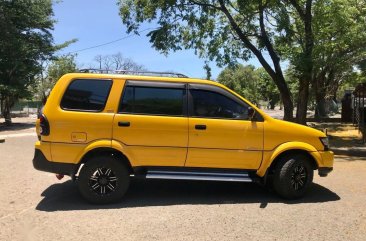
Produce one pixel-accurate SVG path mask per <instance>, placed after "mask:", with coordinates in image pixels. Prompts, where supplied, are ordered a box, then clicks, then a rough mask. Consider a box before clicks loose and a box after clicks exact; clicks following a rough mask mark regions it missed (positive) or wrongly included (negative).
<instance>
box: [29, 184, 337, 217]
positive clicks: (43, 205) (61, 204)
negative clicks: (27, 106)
mask: <svg viewBox="0 0 366 241" xmlns="http://www.w3.org/2000/svg"><path fill="white" fill-rule="evenodd" d="M42 196H44V199H43V200H41V202H40V203H39V204H38V205H37V207H36V209H37V210H40V211H46V212H53V211H70V210H92V209H119V208H130V207H149V206H170V205H187V204H188V205H195V204H207V205H210V204H244V203H258V206H259V207H260V208H265V207H266V206H267V204H268V203H284V204H300V203H322V202H330V201H337V200H340V197H339V196H338V195H337V194H336V193H334V192H332V191H330V190H329V189H327V188H325V187H323V186H320V185H318V184H313V185H312V187H311V188H310V190H309V192H308V193H307V195H306V196H305V197H304V198H302V199H299V200H294V201H287V200H284V199H281V198H279V197H277V196H276V195H275V194H274V193H271V192H269V191H267V189H265V188H262V187H260V186H258V185H256V184H254V183H230V182H207V181H181V180H178V181H172V180H141V179H137V180H133V181H132V182H131V185H130V188H129V190H128V192H127V193H126V195H125V197H124V198H123V200H121V201H120V202H119V203H115V204H110V205H92V204H89V203H87V202H86V201H85V200H84V199H83V198H82V197H81V196H80V194H79V192H78V189H77V186H76V185H75V183H73V182H72V181H66V182H64V183H60V184H54V185H52V186H50V187H48V188H47V189H46V190H45V191H44V192H43V193H42Z"/></svg>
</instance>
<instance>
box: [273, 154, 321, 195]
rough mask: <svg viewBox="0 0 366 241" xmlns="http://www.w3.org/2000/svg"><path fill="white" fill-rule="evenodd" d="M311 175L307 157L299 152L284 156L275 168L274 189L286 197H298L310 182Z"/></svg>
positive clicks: (312, 173) (311, 170)
mask: <svg viewBox="0 0 366 241" xmlns="http://www.w3.org/2000/svg"><path fill="white" fill-rule="evenodd" d="M313 175H314V171H313V168H312V166H311V163H310V160H309V158H308V157H306V156H304V155H301V154H295V155H289V156H285V157H284V158H283V159H281V160H280V161H279V163H277V165H276V168H275V173H274V176H273V187H274V190H275V191H276V192H277V193H278V194H279V195H280V196H281V197H283V198H286V199H295V198H300V197H302V196H303V195H304V194H305V193H306V191H307V190H308V188H309V186H310V184H311V183H312V181H313Z"/></svg>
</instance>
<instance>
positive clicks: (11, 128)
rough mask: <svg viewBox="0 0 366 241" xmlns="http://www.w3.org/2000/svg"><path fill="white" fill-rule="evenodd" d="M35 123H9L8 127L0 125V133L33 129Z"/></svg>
mask: <svg viewBox="0 0 366 241" xmlns="http://www.w3.org/2000/svg"><path fill="white" fill-rule="evenodd" d="M35 126H36V124H35V123H31V122H26V123H11V124H10V125H5V124H4V123H0V132H1V131H20V130H24V129H29V128H33V127H35Z"/></svg>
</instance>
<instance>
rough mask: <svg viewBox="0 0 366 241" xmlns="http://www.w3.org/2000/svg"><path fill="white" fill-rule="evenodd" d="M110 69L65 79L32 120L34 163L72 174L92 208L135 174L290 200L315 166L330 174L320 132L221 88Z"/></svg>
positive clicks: (116, 196)
mask: <svg viewBox="0 0 366 241" xmlns="http://www.w3.org/2000/svg"><path fill="white" fill-rule="evenodd" d="M118 73H120V74H105V73H71V74H66V75H64V76H63V77H61V78H60V80H59V81H58V82H57V83H56V85H55V86H54V88H53V90H52V91H51V93H50V95H49V97H48V100H47V102H46V104H45V106H44V107H43V109H42V112H41V113H40V116H39V119H38V120H37V128H36V129H37V134H38V138H39V141H37V142H36V144H35V155H34V159H33V165H34V167H35V168H36V169H38V170H41V171H46V172H52V173H56V174H58V175H59V177H60V176H62V175H69V176H71V177H72V179H73V180H76V181H77V184H78V187H79V190H80V193H81V195H82V196H83V197H84V198H85V199H86V200H88V201H90V202H93V203H110V202H115V201H118V200H120V199H121V198H122V196H123V195H124V194H125V192H126V191H127V189H128V186H129V183H130V180H131V179H132V178H139V177H142V178H148V179H149V178H155V179H184V180H211V181H234V182H258V183H261V184H270V186H272V187H273V189H274V190H275V191H276V192H277V193H278V194H279V195H280V196H281V197H283V198H288V199H292V198H298V197H301V196H302V195H303V194H304V193H305V192H306V191H307V189H308V188H309V186H310V184H311V183H312V180H313V172H314V170H318V173H319V175H320V176H327V174H328V173H329V172H331V171H332V169H333V152H331V151H330V150H329V146H328V139H327V137H326V135H325V134H324V133H323V132H321V131H318V130H315V129H312V128H309V127H306V126H302V125H298V124H294V123H290V122H286V121H281V120H277V119H273V118H271V117H270V116H268V115H267V114H265V113H264V112H263V111H261V110H260V109H258V108H257V107H256V106H255V105H253V104H251V103H250V102H249V101H247V100H246V99H244V98H243V97H241V96H240V95H238V94H236V93H235V92H233V91H232V90H230V89H228V88H226V87H225V86H223V85H221V84H219V83H216V82H214V81H207V80H201V79H193V78H188V77H186V76H184V75H181V74H176V75H175V74H172V73H156V72H149V73H142V72H140V73H136V72H135V73H129V72H127V71H124V72H118ZM121 73H122V74H121Z"/></svg>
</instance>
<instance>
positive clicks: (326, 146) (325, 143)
mask: <svg viewBox="0 0 366 241" xmlns="http://www.w3.org/2000/svg"><path fill="white" fill-rule="evenodd" d="M320 141H321V142H322V144H323V146H324V150H325V151H327V150H329V139H328V137H320Z"/></svg>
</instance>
